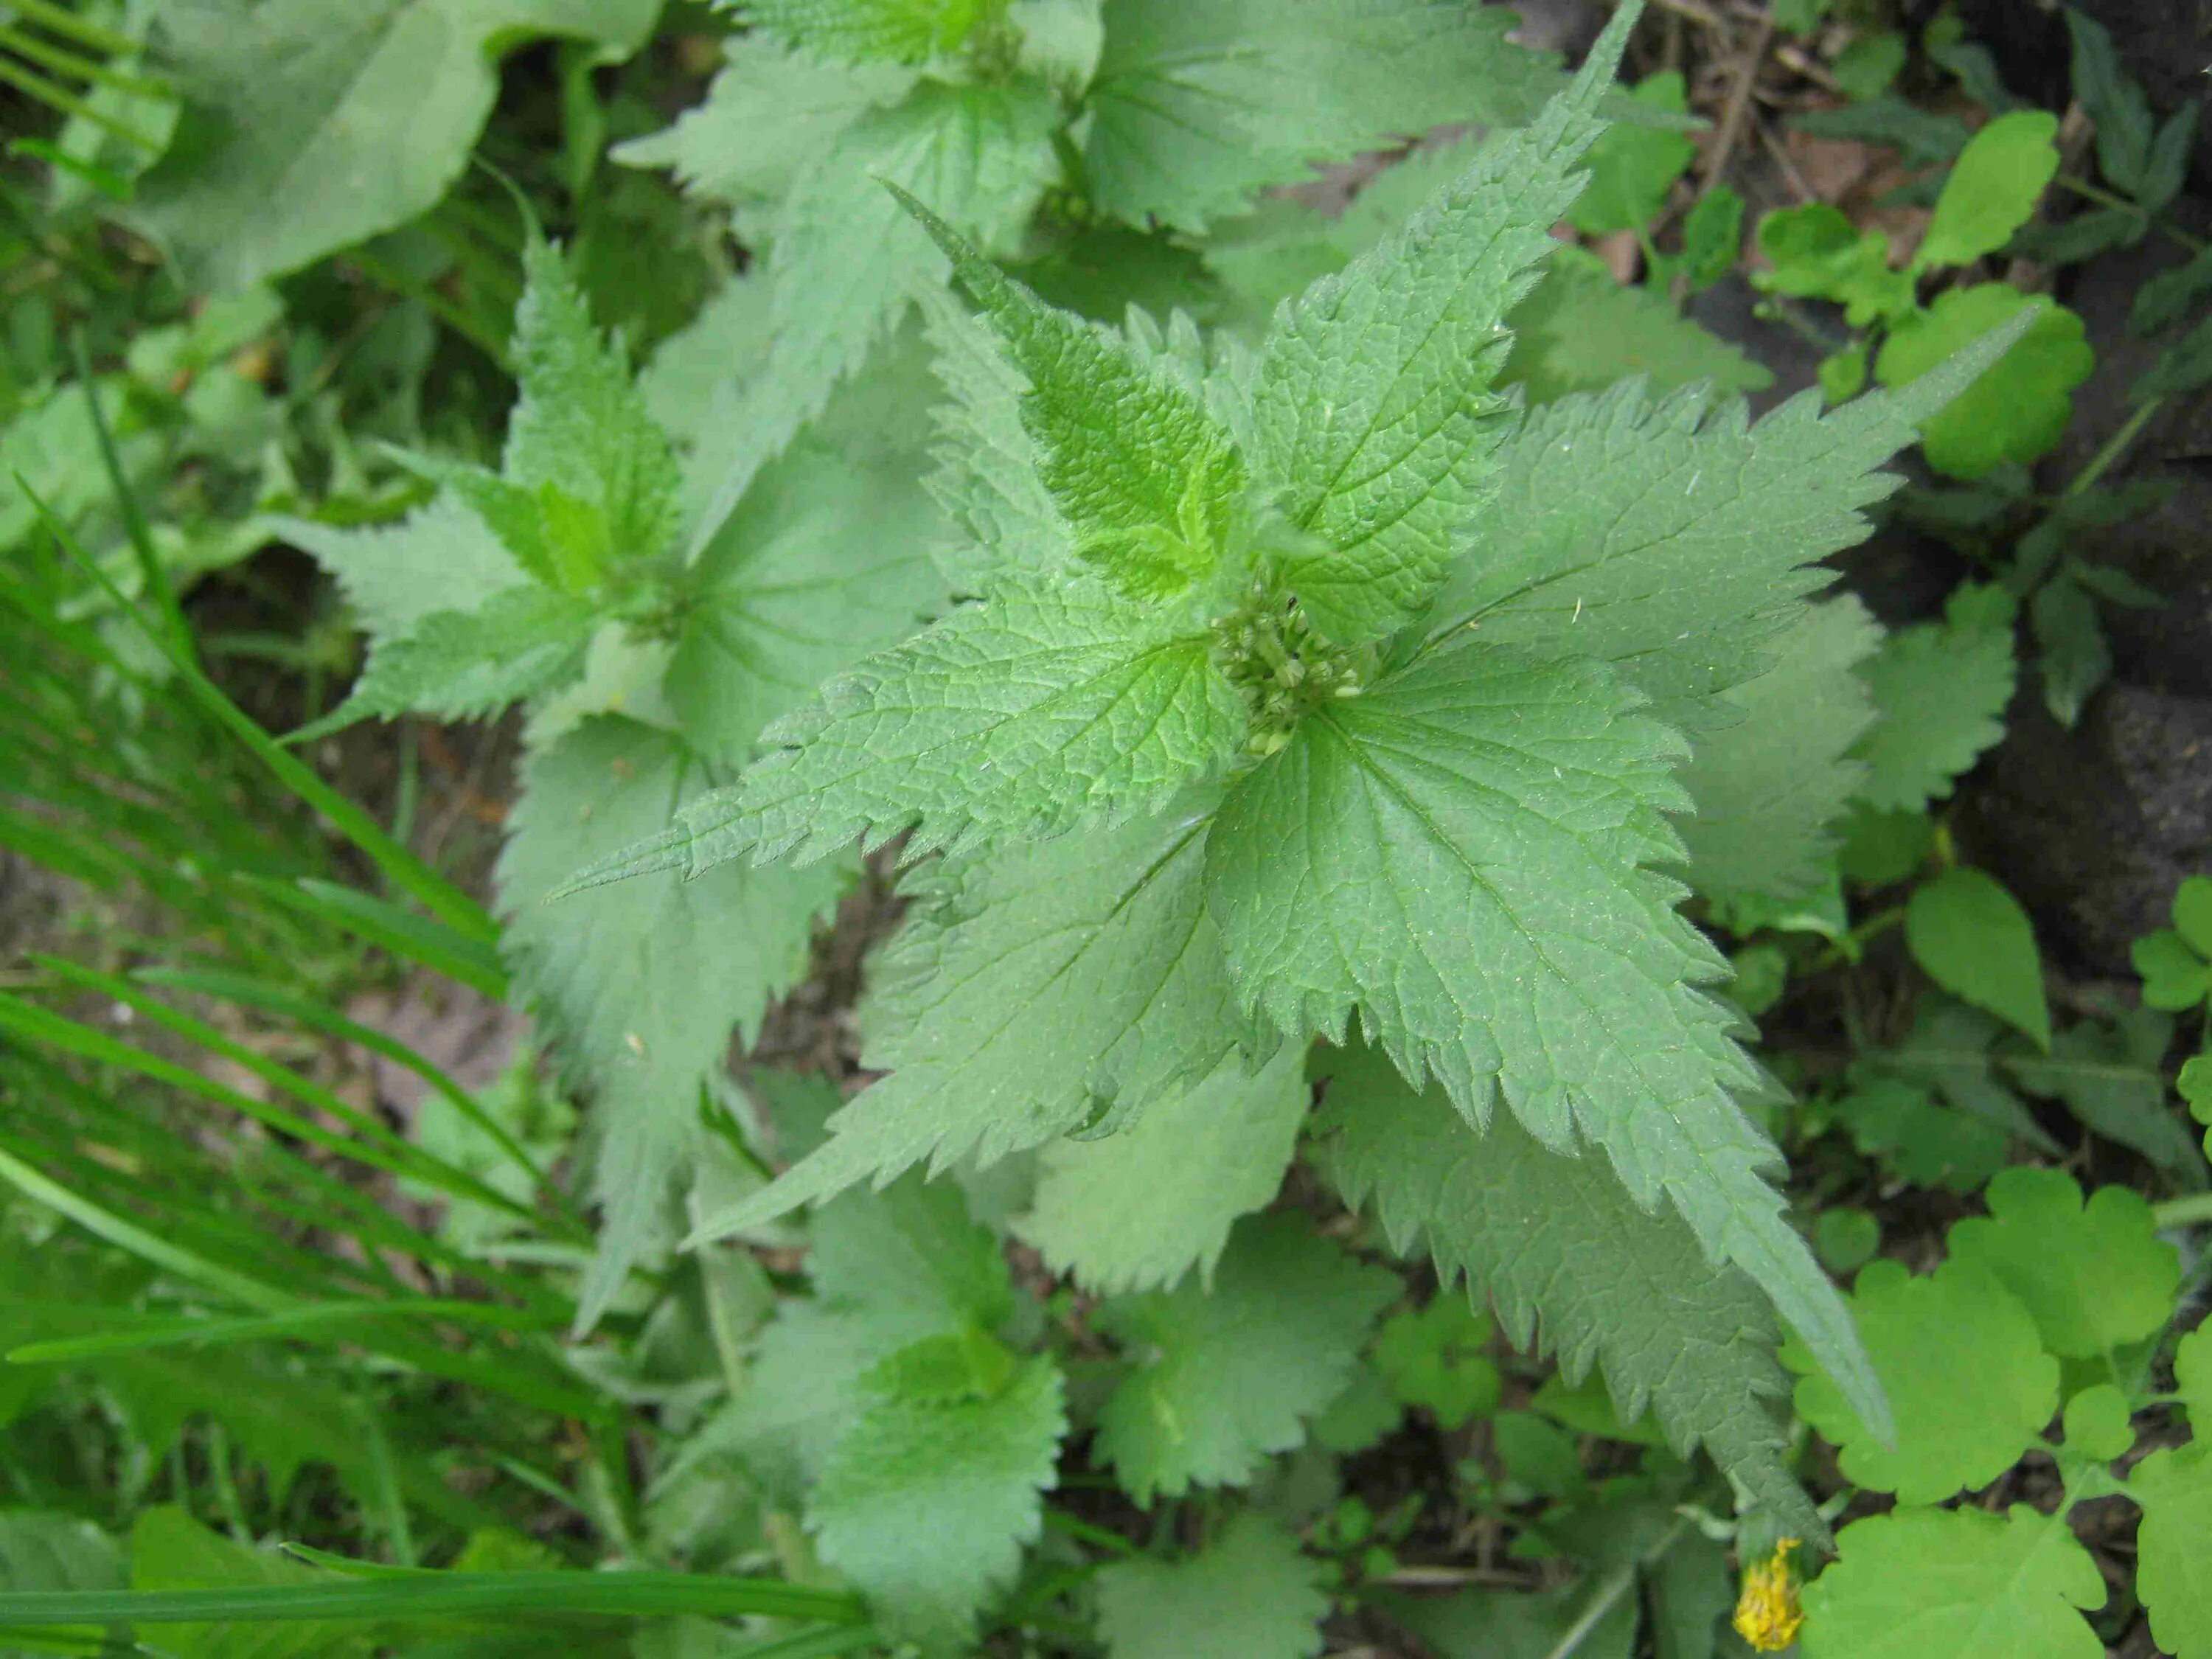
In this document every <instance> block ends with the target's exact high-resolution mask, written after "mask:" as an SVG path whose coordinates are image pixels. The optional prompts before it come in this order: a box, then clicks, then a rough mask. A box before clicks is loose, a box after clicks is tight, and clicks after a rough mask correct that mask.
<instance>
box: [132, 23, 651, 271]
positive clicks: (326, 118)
mask: <svg viewBox="0 0 2212 1659" xmlns="http://www.w3.org/2000/svg"><path fill="white" fill-rule="evenodd" d="M659 10H660V6H659V0H359V3H356V4H349V5H346V6H343V7H339V8H336V9H333V8H331V6H329V5H328V4H326V3H325V0H268V3H264V4H260V5H257V6H254V7H252V8H250V9H244V10H241V9H240V7H239V6H238V5H236V4H235V3H232V0H176V3H173V4H168V5H165V6H164V7H163V8H162V11H161V26H160V27H161V33H160V35H159V37H158V40H159V46H160V50H159V52H157V54H156V59H157V62H158V64H159V67H160V68H161V70H162V72H163V74H164V76H165V77H166V78H167V79H168V80H169V81H170V82H172V83H173V84H174V85H175V87H176V88H177V89H178V92H179V95H180V97H181V100H182V102H183V106H184V108H183V113H182V115H181V116H180V118H179V121H178V125H177V131H176V135H175V137H174V138H173V140H172V141H171V143H170V145H169V148H168V150H167V154H166V155H163V156H162V158H161V160H160V161H157V162H156V163H155V165H154V166H153V167H150V168H149V169H148V171H147V172H146V173H144V174H143V176H141V178H140V179H138V181H137V216H138V218H139V221H140V222H141V223H143V225H144V226H145V228H147V229H148V230H149V232H151V233H152V234H153V235H154V236H155V238H156V240H160V241H161V242H163V243H164V244H166V245H167V246H168V247H169V248H170V249H171V250H172V251H173V252H174V253H175V254H176V255H177V257H178V258H179V261H180V262H181V263H182V264H184V266H185V270H186V272H187V274H188V276H189V277H190V279H191V282H192V283H194V284H195V286H197V287H198V288H200V289H212V290H216V291H218V292H228V291H229V290H233V289H241V288H245V287H246V286H248V285H249V284H251V283H255V282H258V281H259V280H261V279H262V278H264V277H266V276H279V275H282V274H283V272H285V271H288V270H298V269H299V268H300V267H301V266H302V265H304V264H308V263H309V262H310V261H312V260H314V259H317V258H321V257H322V256H323V255H324V254H325V253H329V252H334V251H335V250H337V249H338V248H341V247H344V246H349V244H351V243H355V242H359V241H363V240H367V239H368V238H369V237H371V236H374V235H376V234H379V233H380V232H383V231H387V230H392V229H394V228H398V226H400V225H402V224H404V223H405V222H407V221H408V220H410V219H412V218H414V217H416V216H417V215H419V214H422V213H424V212H427V211H428V210H429V209H430V208H431V207H432V206H434V205H435V204H436V202H437V200H438V198H439V197H441V196H443V195H444V194H445V193H446V191H447V187H448V186H449V185H452V184H453V181H454V179H457V178H459V176H460V173H461V169H462V168H463V167H465V166H466V165H467V162H468V155H469V149H470V147H471V145H473V144H474V143H475V142H476V138H477V133H478V132H479V131H482V130H483V123H484V118H486V117H487V116H488V115H489V114H490V112H491V107H492V102H493V100H494V98H495V95H496V94H497V92H498V78H497V64H498V59H499V57H500V56H501V54H502V53H504V52H507V51H508V50H510V49H511V48H513V47H514V46H520V45H521V44H522V43H523V42H524V41H526V40H530V39H531V38H532V37H533V36H540V35H549V34H550V35H558V36H562V37H565V38H568V39H573V40H581V41H586V42H588V43H590V44H592V45H593V46H599V47H602V48H604V49H605V50H606V51H608V52H610V53H611V54H613V55H615V56H617V57H623V56H627V55H628V54H629V53H630V52H634V51H635V50H636V49H637V48H638V47H639V46H641V45H643V44H644V42H645V40H647V37H648V36H649V35H650V34H651V33H652V31H653V21H654V19H655V18H656V17H657V16H658V15H659Z"/></svg>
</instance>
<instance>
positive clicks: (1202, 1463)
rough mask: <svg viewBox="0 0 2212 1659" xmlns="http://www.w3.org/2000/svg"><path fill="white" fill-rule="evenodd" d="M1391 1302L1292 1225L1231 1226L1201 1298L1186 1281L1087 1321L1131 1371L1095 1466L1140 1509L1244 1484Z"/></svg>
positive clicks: (1302, 1419)
mask: <svg viewBox="0 0 2212 1659" xmlns="http://www.w3.org/2000/svg"><path fill="white" fill-rule="evenodd" d="M1400 1288H1401V1287H1400V1285H1399V1282H1398V1277H1397V1275H1396V1274H1395V1273H1391V1272H1389V1270H1388V1269H1386V1268H1382V1267H1368V1266H1364V1265H1363V1264H1362V1263H1360V1262H1358V1261H1355V1260H1354V1259H1353V1258H1352V1257H1351V1256H1349V1255H1346V1254H1345V1253H1344V1251H1342V1250H1341V1249H1339V1248H1338V1247H1337V1246H1336V1245H1334V1244H1332V1243H1329V1242H1328V1240H1327V1239H1325V1238H1322V1237H1318V1236H1316V1234H1315V1233H1314V1232H1312V1231H1310V1228H1309V1227H1308V1226H1307V1225H1305V1224H1304V1222H1303V1221H1301V1220H1299V1219H1297V1218H1295V1217H1291V1216H1286V1215H1274V1216H1261V1217H1258V1218H1254V1219H1252V1220H1249V1221H1246V1222H1243V1223H1242V1224H1240V1225H1239V1226H1238V1227H1237V1231H1236V1233H1235V1235H1234V1236H1233V1237H1231V1240H1230V1242H1229V1248H1228V1249H1227V1250H1226V1251H1225V1252H1224V1253H1223V1255H1222V1257H1221V1261H1220V1262H1219V1263H1218V1265H1217V1266H1216V1267H1215V1269H1214V1274H1213V1284H1212V1288H1211V1289H1210V1290H1209V1289H1208V1288H1207V1287H1206V1286H1205V1285H1200V1284H1199V1283H1198V1282H1197V1281H1196V1280H1194V1279H1186V1280H1184V1281H1183V1283H1182V1285H1181V1286H1180V1287H1179V1288H1178V1289H1176V1290H1174V1291H1153V1292H1151V1293H1149V1294H1147V1295H1144V1296H1136V1297H1123V1298H1121V1299H1120V1300H1117V1301H1113V1302H1108V1303H1106V1304H1103V1305H1102V1306H1101V1307H1100V1309H1099V1310H1098V1314H1097V1323H1098V1326H1099V1328H1101V1329H1103V1330H1104V1331H1105V1332H1106V1333H1107V1334H1109V1335H1110V1336H1112V1337H1113V1338H1114V1339H1115V1340H1116V1341H1118V1342H1119V1343H1120V1344H1121V1346H1122V1348H1123V1350H1124V1352H1127V1353H1128V1355H1129V1356H1130V1358H1131V1359H1132V1361H1133V1370H1131V1372H1130V1373H1129V1374H1128V1375H1127V1376H1126V1377H1125V1378H1124V1379H1123V1380H1122V1382H1121V1384H1120V1386H1119V1387H1117V1388H1116V1389H1115V1390H1114V1393H1113V1395H1111V1396H1110V1397H1109V1399H1108V1400H1107V1401H1106V1404H1105V1405H1104V1406H1103V1407H1102V1408H1101V1409H1100V1411H1099V1413H1098V1432H1097V1440H1096V1442H1095V1451H1096V1455H1097V1458H1098V1460H1099V1461H1100V1462H1104V1463H1108V1464H1110V1465H1111V1466H1112V1467H1113V1469H1114V1474H1115V1478H1116V1479H1117V1480H1120V1482H1121V1485H1122V1486H1123V1487H1124V1488H1125V1489H1126V1490H1127V1492H1129V1494H1130V1496H1132V1497H1133V1498H1135V1499H1136V1500H1137V1501H1138V1502H1139V1503H1140V1504H1150V1503H1151V1502H1152V1498H1153V1496H1154V1495H1155V1494H1156V1493H1157V1494H1159V1495H1162V1496H1165V1497H1170V1498H1173V1497H1178V1496H1180V1495H1181V1494H1182V1493H1183V1492H1186V1491H1188V1489H1189V1487H1190V1486H1192V1484H1193V1483H1196V1484H1199V1485H1201V1486H1240V1485H1242V1484H1243V1483H1244V1482H1245V1481H1247V1480H1250V1479H1251V1478H1252V1475H1253V1474H1254V1473H1255V1471H1256V1470H1257V1469H1258V1468H1259V1466H1260V1463H1261V1460H1262V1459H1264V1458H1266V1457H1268V1456H1271V1455H1273V1454H1274V1453H1276V1452H1280V1451H1288V1450H1289V1449H1291V1448H1292V1447H1293V1446H1296V1445H1297V1444H1298V1443H1299V1442H1300V1441H1301V1440H1303V1439H1304V1437H1305V1425H1306V1423H1307V1422H1308V1421H1309V1420H1310V1419H1312V1418H1314V1417H1315V1416H1316V1415H1317V1414H1318V1413H1321V1412H1322V1410H1323V1409H1324V1408H1326V1407H1328V1405H1329V1404H1330V1403H1331V1402H1333V1401H1334V1400H1335V1399H1336V1397H1337V1395H1339V1394H1340V1393H1342V1392H1343V1389H1344V1386H1345V1384H1346V1383H1347V1382H1349V1381H1350V1380H1351V1377H1352V1369H1353V1366H1354V1364H1355V1363H1356V1362H1357V1360H1358V1355H1359V1350H1360V1348H1361V1347H1362V1346H1364V1344H1365V1342H1366V1340H1367V1334H1368V1332H1369V1331H1370V1329H1372V1328H1373V1327H1374V1324H1375V1321H1376V1316H1378V1315H1380V1314H1381V1313H1382V1311H1383V1309H1385V1308H1387V1307H1389V1305H1390V1304H1391V1303H1392V1302H1394V1301H1395V1300H1396V1299H1397V1297H1398V1293H1399V1291H1400Z"/></svg>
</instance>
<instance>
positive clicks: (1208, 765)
mask: <svg viewBox="0 0 2212 1659" xmlns="http://www.w3.org/2000/svg"><path fill="white" fill-rule="evenodd" d="M1244 723H1245V714H1244V707H1243V703H1242V702H1240V701H1239V700H1238V698H1237V693H1236V692H1235V690H1232V689H1231V686H1230V684H1229V682H1228V681H1227V680H1226V679H1225V678H1223V677H1222V673H1221V671H1220V670H1219V668H1218V667H1217V666H1216V665H1215V664H1214V662H1213V659H1212V639H1211V636H1210V635H1208V634H1206V632H1205V631H1203V626H1202V624H1201V623H1200V622H1199V620H1198V619H1197V618H1196V617H1194V616H1193V615H1192V614H1190V612H1189V611H1188V609H1178V608H1176V607H1153V608H1152V609H1150V610H1145V609H1140V608H1139V607H1137V606H1135V605H1132V604H1131V603H1130V602H1129V601H1128V600H1127V599H1123V598H1121V596H1120V595H1117V594H1115V593H1114V592H1110V591H1109V589H1107V588H1106V587H1105V586H1103V585H1102V584H1099V583H1097V582H1095V581H1073V580H1068V581H1061V582H1053V581H1050V580H1040V579H1035V578H1032V579H1030V580H1026V581H1022V582H1013V581H1009V582H1008V583H1007V584H1006V585H1005V586H1003V587H1001V588H1000V590H999V591H998V592H996V593H994V595H993V596H992V597H991V598H990V599H986V600H984V601H982V602H981V603H980V604H975V605H963V606H962V607H961V608H960V609H958V610H957V611H953V612H952V613H951V615H950V616H949V617H945V619H944V620H943V621H941V622H939V623H937V624H936V625H935V626H934V627H932V628H930V629H927V631H925V632H923V633H921V634H920V635H916V636H915V638H913V639H911V640H909V641H908V642H907V643H906V644H904V645H902V646H899V647H896V648H894V649H892V650H889V651H885V652H882V653H878V655H876V656H874V657H872V658H869V659H867V660H866V661H864V662H862V663H861V664H860V665H859V666H858V667H855V668H853V669H851V670H848V671H847V672H845V673H842V674H840V675H839V676H837V677H836V678H834V679H832V680H830V681H829V683H828V684H826V685H824V686H823V688H822V690H820V691H819V692H818V693H817V695H816V696H815V697H814V699H813V700H812V701H811V702H808V703H806V704H804V705H802V706H801V707H800V708H797V709H795V710H793V712H792V713H791V714H787V715H785V716H784V717H783V718H782V719H781V720H777V721H776V722H775V724H774V725H773V726H769V728H768V730H767V731H766V732H763V734H762V737H763V742H764V743H766V744H769V752H768V754H767V755H766V756H765V757H763V759H761V760H760V761H758V762H757V763H755V764H754V765H753V766H752V767H751V768H750V769H749V770H748V771H747V772H746V773H745V774H744V777H743V778H741V779H740V780H739V781H738V782H737V783H736V784H734V785H732V786H731V787H729V788H727V789H724V790H720V791H718V792H716V793H714V794H713V795H710V796H708V797H707V798H705V799H702V800H701V801H699V802H697V803H696V804H695V805H690V806H687V807H685V808H684V810H683V811H681V812H680V813H678V827H677V829H676V830H675V831H674V832H673V833H671V835H669V836H666V837H665V838H663V839H662V840H661V841H659V842H656V843H655V844H654V845H653V846H652V847H651V848H645V847H641V848H637V849H635V856H634V857H631V856H629V855H624V856H622V857H619V858H617V859H615V860H609V861H608V863H607V864H606V865H605V866H603V867H600V868H597V869H594V870H592V871H591V872H587V873H586V875H585V876H581V877H580V878H579V880H580V882H581V881H596V880H600V879H606V878H613V877H616V876H619V875H626V874H629V873H631V872H633V871H637V870H651V869H665V868H669V867H671V866H678V865H680V866H683V867H684V868H685V869H687V870H688V872H690V874H691V875H692V876H695V877H696V876H697V875H700V874H702V873H703V872H706V871H708V870H711V869H714V868H715V867H716V866H720V865H721V864H724V863H726V862H728V861H729V860H732V859H736V858H739V857H742V856H744V855H746V854H750V856H751V858H752V859H753V860H754V861H755V862H764V861H766V860H769V859H774V858H781V857H784V856H786V855H787V854H788V855H792V856H795V857H796V858H797V859H799V860H800V861H801V862H811V860H816V859H818V858H821V857H823V856H824V855H825V854H829V853H831V852H834V851H836V849H837V848H841V847H843V846H844V845H846V844H847V843H848V842H851V841H853V840H854V839H855V838H856V837H857V838H859V839H860V841H861V842H862V844H863V845H864V846H865V847H866V848H876V847H879V846H881V845H882V844H883V843H884V842H887V841H889V840H890V839H891V837H892V836H896V835H897V834H899V833H900V832H901V831H902V830H907V829H912V830H913V832H914V833H913V836H912V837H911V838H910V839H909V841H908V856H909V857H913V856H916V855H918V854H921V853H922V852H925V851H927V850H929V849H931V848H939V847H958V846H963V845H965V844H966V843H968V842H972V841H974V840H975V839H976V838H977V836H979V835H980V834H981V833H984V832H994V833H1000V834H1009V835H1013V836H1031V837H1034V836H1053V835H1057V834H1060V833H1062V832H1064V831H1066V830H1068V829H1073V828H1075V827H1076V826H1077V825H1078V824H1080V823H1085V822H1086V821H1097V820H1101V819H1103V820H1106V821H1108V822H1112V821H1115V820H1117V819H1121V818H1126V817H1128V816H1130V815H1131V814H1133V813H1139V812H1149V811H1158V810H1159V809H1160V808H1161V807H1162V806H1163V805H1164V804H1165V803H1166V802H1167V801H1168V800H1169V799H1170V798H1171V797H1172V796H1173V795H1174V794H1175V793H1176V792H1177V791H1178V790H1180V789H1182V788H1183V787H1185V786H1187V785H1188V784H1190V783H1192V782H1194V781H1201V780H1203V779H1205V778H1206V777H1207V776H1208V775H1212V774H1214V773H1217V772H1218V771H1219V770H1220V769H1221V768H1222V767H1223V766H1224V765H1225V763H1227V762H1228V760H1229V759H1230V757H1231V755H1233V754H1234V753H1235V752H1236V750H1237V745H1238V744H1239V743H1240V742H1241V741H1242V740H1243V735H1244Z"/></svg>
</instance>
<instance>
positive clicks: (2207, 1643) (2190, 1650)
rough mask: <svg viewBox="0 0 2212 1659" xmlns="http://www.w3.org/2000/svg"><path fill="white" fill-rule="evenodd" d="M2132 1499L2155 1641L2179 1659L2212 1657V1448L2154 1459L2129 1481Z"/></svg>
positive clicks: (2171, 1450) (2174, 1450)
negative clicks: (2211, 1553) (2210, 1543)
mask: <svg viewBox="0 0 2212 1659" xmlns="http://www.w3.org/2000/svg"><path fill="white" fill-rule="evenodd" d="M2127 1493H2128V1496H2129V1497H2130V1498H2134V1499H2135V1501H2136V1503H2137V1504H2141V1505H2142V1512H2143V1514H2142V1527H2141V1528H2139V1529H2138V1531H2137V1533H2136V1594H2137V1595H2141V1596H2142V1600H2143V1606H2144V1607H2146V1608H2147V1609H2148V1611H2149V1613H2150V1630H2151V1634H2152V1635H2153V1636H2154V1637H2156V1638H2158V1645H2159V1647H2160V1650H2163V1651H2164V1652H2166V1653H2170V1654H2172V1655H2174V1656H2175V1659H2203V1656H2204V1655H2206V1654H2208V1653H2212V1563H2208V1562H2207V1560H2206V1559H2205V1551H2204V1541H2205V1539H2207V1538H2208V1537H2212V1443H2203V1442H2200V1443H2197V1444H2194V1445H2189V1446H2179V1447H2175V1446H2169V1447H2166V1448H2164V1449H2160V1450H2159V1451H2154V1452H2153V1453H2152V1454H2151V1455H2149V1456H2148V1457H2146V1458H2145V1459H2143V1461H2142V1462H2141V1463H2139V1464H2137V1465H2136V1468H2135V1469H2134V1470H2133V1472H2132V1473H2130V1475H2129V1476H2128V1484H2127Z"/></svg>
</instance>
